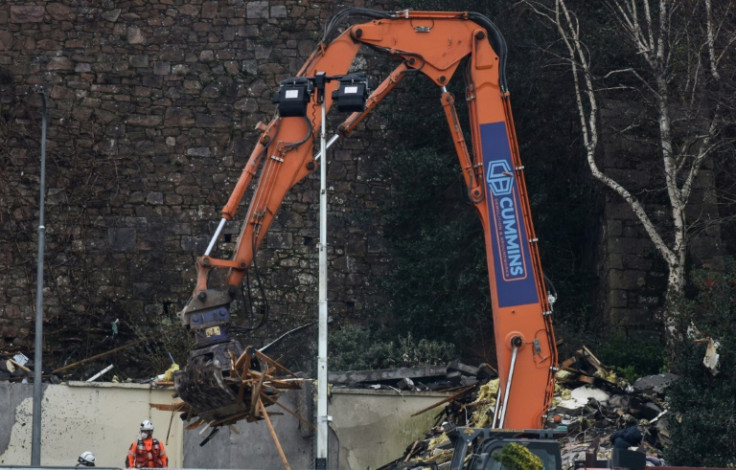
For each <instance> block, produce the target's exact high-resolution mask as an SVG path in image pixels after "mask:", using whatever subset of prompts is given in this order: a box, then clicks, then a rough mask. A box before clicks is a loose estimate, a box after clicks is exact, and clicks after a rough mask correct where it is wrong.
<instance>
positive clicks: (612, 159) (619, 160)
mask: <svg viewBox="0 0 736 470" xmlns="http://www.w3.org/2000/svg"><path fill="white" fill-rule="evenodd" d="M639 106H640V105H638V104H635V103H621V102H607V103H606V105H605V106H604V108H603V110H602V124H603V125H602V126H601V128H602V129H603V133H604V134H605V135H606V139H605V141H606V146H605V148H604V149H603V152H602V153H603V155H602V162H603V165H604V166H605V169H606V172H607V173H608V174H609V175H610V176H612V177H613V178H616V179H618V180H619V181H622V182H624V183H625V184H626V186H627V188H628V189H629V190H630V191H631V192H632V194H634V195H635V196H636V197H637V198H638V199H639V200H640V201H641V202H644V203H646V204H647V212H648V214H649V216H650V217H651V218H652V220H654V221H655V222H657V223H658V224H659V226H660V227H662V226H666V225H665V223H663V221H667V220H668V219H669V218H670V215H669V210H670V209H669V205H668V204H667V196H666V193H665V190H664V182H663V181H662V178H663V175H662V170H661V168H659V167H658V166H657V165H658V163H657V162H658V161H661V157H660V153H661V150H660V147H659V146H658V144H657V134H656V132H657V130H656V127H653V126H654V124H656V123H652V127H651V128H648V127H647V126H646V125H641V126H640V128H641V129H640V135H639V136H637V138H635V139H632V138H631V136H630V135H626V134H625V133H624V132H622V131H621V130H622V129H623V128H625V127H626V126H628V125H630V123H631V122H636V117H635V116H636V113H637V112H640V111H641V110H640V108H639ZM647 132H649V134H647ZM714 188H715V176H714V172H713V165H712V162H706V163H705V164H704V166H703V169H702V170H701V171H700V173H699V176H698V178H697V179H696V181H695V185H694V190H693V195H692V198H691V205H690V206H689V207H688V211H687V218H688V222H689V223H691V224H692V223H693V222H696V221H699V222H700V224H702V225H703V226H704V227H705V228H704V229H701V230H699V231H697V232H695V231H693V230H691V234H690V236H691V237H692V239H691V240H690V246H689V247H688V262H689V263H690V265H691V266H692V267H694V268H714V269H722V268H723V255H724V253H725V251H726V250H725V249H724V246H723V242H722V237H721V230H720V224H718V223H711V224H708V223H707V221H717V220H718V219H719V216H718V206H717V204H716V198H715V189H714ZM603 199H604V202H603V204H602V208H603V210H602V214H601V221H600V226H601V232H600V240H601V243H600V245H599V250H598V251H599V253H598V255H597V257H598V266H599V268H598V271H599V274H600V284H599V289H598V290H599V292H600V295H599V297H598V300H599V305H598V306H597V311H598V312H599V323H600V324H601V325H603V326H605V328H606V331H607V332H608V334H609V335H617V336H621V337H627V338H636V339H644V340H651V339H653V338H656V337H657V336H659V335H662V334H663V333H664V331H663V329H661V328H660V326H659V325H660V323H658V321H659V315H657V314H658V312H659V311H660V310H661V308H662V307H663V306H664V295H665V290H666V288H667V267H666V264H665V262H664V260H663V259H662V256H661V255H660V254H659V253H658V252H657V250H656V249H655V247H654V244H653V243H652V241H651V240H650V239H649V236H648V235H647V234H646V232H645V231H644V228H643V227H642V225H641V223H640V222H639V221H638V220H637V219H636V217H635V216H634V213H633V211H632V210H631V208H630V207H629V205H628V204H627V203H626V202H625V201H624V200H623V199H622V198H621V197H620V196H618V195H617V194H614V193H613V191H610V190H606V191H604V196H603ZM660 230H661V229H660ZM661 233H662V235H663V237H664V238H665V240H667V242H668V243H671V242H670V241H669V240H670V239H671V238H670V234H668V232H667V230H662V232H661Z"/></svg>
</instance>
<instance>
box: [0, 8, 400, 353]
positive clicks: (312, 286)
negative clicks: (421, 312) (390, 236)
mask: <svg viewBox="0 0 736 470" xmlns="http://www.w3.org/2000/svg"><path fill="white" fill-rule="evenodd" d="M362 3H363V2H362V1H357V2H355V4H356V5H359V6H362ZM388 3H390V2H388V1H387V2H381V1H378V2H373V5H371V7H372V8H375V9H383V10H390V8H389V6H388V5H387V4H388ZM347 6H351V5H350V2H347V4H344V3H341V4H340V5H338V4H336V3H335V2H332V1H329V0H320V1H311V0H310V1H299V0H283V1H243V0H215V1H203V0H194V1H192V0H186V1H185V0H146V1H138V0H135V1H124V2H120V1H112V0H102V1H99V2H80V1H77V0H60V1H52V2H45V1H22V2H20V1H11V2H5V3H3V4H2V5H0V174H1V175H2V177H0V180H2V185H1V186H0V240H1V244H2V249H1V250H0V285H1V286H2V288H1V289H0V351H2V350H12V351H15V350H18V349H20V350H23V351H25V352H26V353H28V352H30V351H31V350H32V347H31V346H32V344H33V336H32V330H31V325H33V318H34V311H35V287H34V286H35V280H36V259H37V246H38V242H37V240H38V224H39V213H38V207H39V180H40V176H39V175H40V155H41V132H42V130H41V127H42V99H41V92H42V91H43V92H45V96H46V102H47V109H48V118H47V123H48V124H47V134H48V138H47V141H46V149H45V153H46V181H45V186H46V189H47V193H46V199H45V223H44V225H45V240H46V255H45V266H44V273H45V280H44V284H45V288H44V310H45V312H44V313H45V318H46V323H45V327H44V333H45V340H46V344H47V345H50V344H54V345H58V348H60V349H61V350H62V351H64V352H65V354H68V357H67V361H70V360H74V359H80V358H82V357H87V356H89V355H90V352H91V351H92V350H93V349H94V347H95V346H94V345H91V344H90V342H91V341H95V342H96V339H95V338H97V339H99V338H102V337H105V338H106V339H108V340H112V341H111V342H110V343H108V346H107V348H109V347H110V345H112V344H115V345H119V344H122V343H123V342H124V340H126V339H130V338H133V337H136V336H145V335H148V334H153V335H161V334H163V333H164V332H163V331H161V330H160V329H159V327H160V326H161V325H164V326H166V325H171V326H172V328H177V325H176V323H177V321H176V316H175V314H176V312H177V311H178V310H179V309H180V308H181V307H182V306H183V305H184V303H185V302H186V301H187V299H188V297H189V295H190V293H191V291H192V289H193V287H194V279H195V273H194V261H195V257H196V256H198V255H201V254H202V253H203V252H204V250H205V248H206V246H207V244H208V242H209V240H210V237H211V236H212V234H213V233H214V229H215V226H216V224H217V222H218V221H219V219H220V209H221V208H222V206H223V205H224V204H225V202H226V201H227V198H228V197H229V194H230V191H231V190H232V188H233V185H234V183H235V181H236V180H237V178H238V176H239V175H240V173H241V171H242V168H243V167H244V165H245V163H246V161H247V158H248V157H249V155H250V152H251V149H252V147H253V145H254V144H255V141H256V139H257V137H258V134H257V133H256V132H255V131H254V130H253V129H254V126H255V125H256V124H257V123H258V122H259V121H263V122H268V121H269V120H270V119H271V117H272V115H273V111H274V105H273V103H272V102H271V96H272V94H273V93H274V92H275V91H276V90H277V88H278V83H279V82H280V81H281V80H282V79H283V78H285V77H288V76H290V75H293V74H295V73H296V72H297V71H298V70H299V69H300V68H301V65H302V63H303V62H304V60H305V59H306V57H307V56H308V55H309V54H310V53H311V51H312V50H313V48H314V47H315V45H316V44H317V42H318V40H319V39H320V38H321V37H322V33H323V29H324V25H325V23H326V20H327V19H328V18H330V17H331V16H332V15H334V14H335V13H336V12H337V11H339V10H342V9H344V8H345V7H347ZM384 7H385V8H384ZM377 120H378V118H375V119H372V118H371V119H369V120H368V121H366V123H365V124H363V125H361V128H360V129H359V131H357V132H362V133H364V136H365V135H367V136H369V138H364V139H360V140H352V141H346V142H345V143H338V144H336V145H335V146H334V147H333V149H334V150H332V149H331V154H330V155H329V161H330V164H329V171H328V179H329V180H330V181H331V187H330V201H329V204H330V212H329V226H328V228H329V230H330V233H331V239H330V243H329V258H330V267H329V270H330V273H331V278H330V286H331V289H330V295H331V297H330V310H331V313H332V314H333V316H334V317H335V318H336V319H338V320H339V319H342V318H347V317H350V316H359V315H360V314H361V312H363V311H364V309H365V308H367V307H370V306H371V305H372V304H374V303H375V302H377V301H378V297H377V296H376V294H375V293H374V292H373V291H372V290H371V286H370V285H369V281H368V277H369V276H370V275H372V274H375V273H378V272H380V271H381V269H383V266H385V263H386V261H385V258H386V257H385V256H384V255H383V253H384V251H385V250H384V247H383V246H382V240H381V238H382V237H381V227H380V226H375V221H374V223H373V226H371V227H370V228H369V229H367V227H366V226H365V224H364V225H361V223H360V222H359V220H360V217H359V216H360V215H361V214H362V213H363V212H364V211H365V210H366V209H367V208H369V207H370V205H371V204H372V203H371V201H370V199H371V197H370V195H371V194H375V193H376V192H381V191H383V190H384V189H385V183H384V182H383V181H381V180H380V179H379V178H377V177H376V174H375V163H376V155H381V152H383V151H384V150H385V146H386V144H385V143H384V142H383V141H382V136H381V134H382V132H381V131H380V123H378V121H377ZM318 189H319V179H318V174H317V175H312V176H310V177H308V178H307V179H306V180H304V181H303V182H302V183H300V184H299V185H298V186H297V187H296V188H295V189H294V190H293V191H292V192H291V193H290V194H289V195H288V196H287V198H286V201H285V204H284V209H283V211H282V212H281V213H280V214H279V216H278V218H277V221H276V222H275V224H274V226H273V228H272V229H271V231H270V232H269V234H268V238H267V240H266V242H265V243H264V246H263V250H262V252H260V253H259V256H258V260H259V264H260V266H261V267H262V268H263V269H262V272H261V276H260V280H261V281H262V282H263V286H264V289H265V293H266V296H267V298H268V299H269V305H268V307H269V312H270V315H269V317H270V322H269V328H268V330H263V331H262V332H261V333H260V334H261V335H263V336H264V337H268V336H269V335H271V334H275V333H277V332H283V331H285V330H288V329H289V328H291V327H294V326H298V325H300V324H303V323H306V322H309V321H312V320H313V319H314V318H316V312H317V300H316V298H317V272H318V270H317V253H316V243H317V239H318V233H319V231H318V223H317V222H318V214H319V212H318ZM238 225H239V224H238V223H232V224H230V225H228V226H227V227H226V229H225V233H224V235H223V236H222V237H221V238H220V243H219V244H218V246H217V251H216V253H213V255H215V256H221V257H228V256H229V254H230V253H231V251H232V249H233V246H234V242H235V241H236V238H237V234H238V233H239V230H240V227H239V226H238ZM251 281H255V280H254V279H251ZM255 291H256V293H257V292H258V289H256V290H255ZM261 308H262V310H263V311H265V307H261ZM115 320H118V323H117V324H116V328H117V329H116V330H115V329H113V328H112V324H113V322H115ZM243 321H245V322H247V321H248V320H243ZM91 335H95V336H94V337H93V336H91ZM121 338H122V339H121ZM258 340H259V338H254V341H258ZM260 340H264V338H260ZM54 365H57V364H51V365H50V366H54Z"/></svg>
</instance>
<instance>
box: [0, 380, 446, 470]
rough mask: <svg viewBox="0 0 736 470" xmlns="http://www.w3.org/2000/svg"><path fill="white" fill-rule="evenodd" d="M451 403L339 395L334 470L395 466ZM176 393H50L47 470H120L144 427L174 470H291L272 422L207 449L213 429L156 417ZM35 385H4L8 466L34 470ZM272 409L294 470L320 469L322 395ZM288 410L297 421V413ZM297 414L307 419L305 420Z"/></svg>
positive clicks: (395, 395) (394, 395) (71, 387)
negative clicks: (88, 455) (89, 456)
mask: <svg viewBox="0 0 736 470" xmlns="http://www.w3.org/2000/svg"><path fill="white" fill-rule="evenodd" d="M446 396H447V395H445V394H440V393H408V392H399V391H393V390H388V391H386V390H379V391H374V390H363V389H361V390H357V389H353V390H351V389H336V388H335V389H332V392H331V396H330V399H329V403H328V413H329V415H330V416H331V418H332V422H331V425H330V426H331V430H330V438H329V443H328V449H329V459H328V461H329V463H328V468H330V469H339V470H353V469H354V470H366V469H368V468H377V467H379V466H381V465H384V464H386V463H388V462H391V461H393V460H395V459H397V458H400V457H401V455H402V454H403V452H404V450H405V449H406V448H407V447H408V446H409V445H411V444H412V442H413V441H414V440H416V439H420V438H423V433H424V431H426V430H427V429H429V428H430V427H431V426H432V424H433V421H434V417H435V416H436V414H437V413H439V412H440V411H441V409H442V408H441V407H438V408H436V409H432V410H430V411H427V412H425V413H421V414H419V415H418V416H414V417H413V416H412V414H414V413H416V412H418V411H420V410H423V409H426V408H428V407H431V406H432V405H434V404H436V403H438V402H440V401H441V400H442V399H443V398H445V397H446ZM173 401H174V398H173V390H172V389H156V388H152V387H151V386H149V385H132V384H111V383H92V384H90V383H86V382H72V383H70V384H60V385H44V393H43V404H42V432H41V439H42V440H41V465H43V466H53V467H65V466H73V465H74V464H75V463H76V459H77V457H78V456H79V454H80V453H81V452H83V451H85V450H90V451H92V452H93V453H94V454H95V456H96V457H97V463H98V466H100V467H113V468H114V467H121V466H122V465H123V458H124V456H125V453H126V452H127V449H128V447H129V446H130V443H131V442H132V441H133V440H134V439H135V438H136V434H137V430H138V425H139V424H140V421H141V420H142V419H144V418H150V419H152V420H153V422H154V425H155V426H156V431H155V436H156V437H157V438H158V439H159V440H161V441H162V442H163V443H164V444H165V446H166V451H167V454H168V455H169V459H170V463H169V467H170V468H172V469H173V468H189V469H196V468H201V469H268V470H270V469H279V468H285V465H284V463H283V460H282V458H281V456H280V454H279V451H278V447H277V446H276V441H275V440H274V438H273V437H272V436H271V434H270V431H269V429H268V426H267V424H266V422H265V421H257V422H252V423H248V422H245V421H241V422H238V423H237V424H235V425H233V426H230V427H227V426H225V427H222V428H220V430H219V431H218V432H217V433H216V434H215V435H213V437H212V439H211V440H210V441H209V442H207V443H206V444H205V445H204V446H200V443H201V442H202V441H203V440H204V439H205V438H206V437H207V435H208V434H209V430H206V429H203V428H201V427H200V428H194V429H191V430H186V429H184V427H185V425H186V424H187V423H184V422H183V421H181V419H180V418H179V417H178V415H177V414H175V413H171V412H170V411H164V410H159V409H156V408H152V407H151V404H156V405H165V404H171V403H173ZM32 402H33V385H31V384H17V383H9V382H0V405H2V406H1V408H0V409H1V410H2V412H1V413H0V466H27V465H29V464H30V460H31V427H32V424H31V423H32ZM279 404H280V405H281V406H282V407H283V408H281V407H279V406H277V405H272V406H270V407H269V408H268V411H269V413H270V414H272V416H271V421H272V423H273V427H274V431H275V434H276V439H278V442H279V444H280V446H281V448H282V449H283V452H284V454H285V457H286V460H287V462H288V464H289V466H290V468H292V469H294V470H304V469H310V468H314V463H315V462H314V461H315V455H314V453H315V449H316V438H315V432H314V428H313V426H312V424H310V423H313V422H314V409H315V408H316V405H315V396H314V394H313V393H312V387H311V386H307V387H305V388H304V389H302V390H292V391H288V392H285V393H283V394H282V395H281V398H280V399H279ZM286 410H290V411H291V412H293V413H294V414H290V413H289V412H288V411H286ZM295 415H297V416H299V417H301V418H302V419H299V418H297V417H296V416H295Z"/></svg>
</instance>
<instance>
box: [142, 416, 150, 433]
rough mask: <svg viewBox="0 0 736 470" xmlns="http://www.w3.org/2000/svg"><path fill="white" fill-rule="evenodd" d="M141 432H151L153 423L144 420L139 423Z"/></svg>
mask: <svg viewBox="0 0 736 470" xmlns="http://www.w3.org/2000/svg"><path fill="white" fill-rule="evenodd" d="M141 431H150V432H153V423H152V422H151V421H149V420H147V419H144V420H143V422H142V423H141Z"/></svg>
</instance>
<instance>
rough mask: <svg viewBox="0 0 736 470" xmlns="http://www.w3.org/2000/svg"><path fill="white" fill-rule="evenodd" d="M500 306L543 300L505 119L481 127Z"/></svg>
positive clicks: (489, 218)
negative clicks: (532, 260)
mask: <svg viewBox="0 0 736 470" xmlns="http://www.w3.org/2000/svg"><path fill="white" fill-rule="evenodd" d="M480 140H481V148H482V149H483V165H484V166H485V168H486V193H487V198H486V199H487V204H488V207H487V208H488V216H489V217H488V220H489V221H490V231H491V244H492V249H493V264H494V266H493V268H494V270H495V273H496V276H495V278H496V292H497V295H498V305H499V306H501V307H510V306H513V305H525V304H532V303H537V302H539V296H538V294H537V284H536V282H535V276H534V272H533V268H532V263H531V253H530V251H529V245H528V242H527V235H526V233H527V232H526V225H525V224H524V218H523V216H522V213H521V201H520V199H519V189H518V186H517V184H516V178H515V177H514V171H513V168H514V166H513V162H512V160H511V148H510V146H509V139H508V135H507V134H506V123H505V122H503V121H502V122H492V123H489V124H481V126H480Z"/></svg>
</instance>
